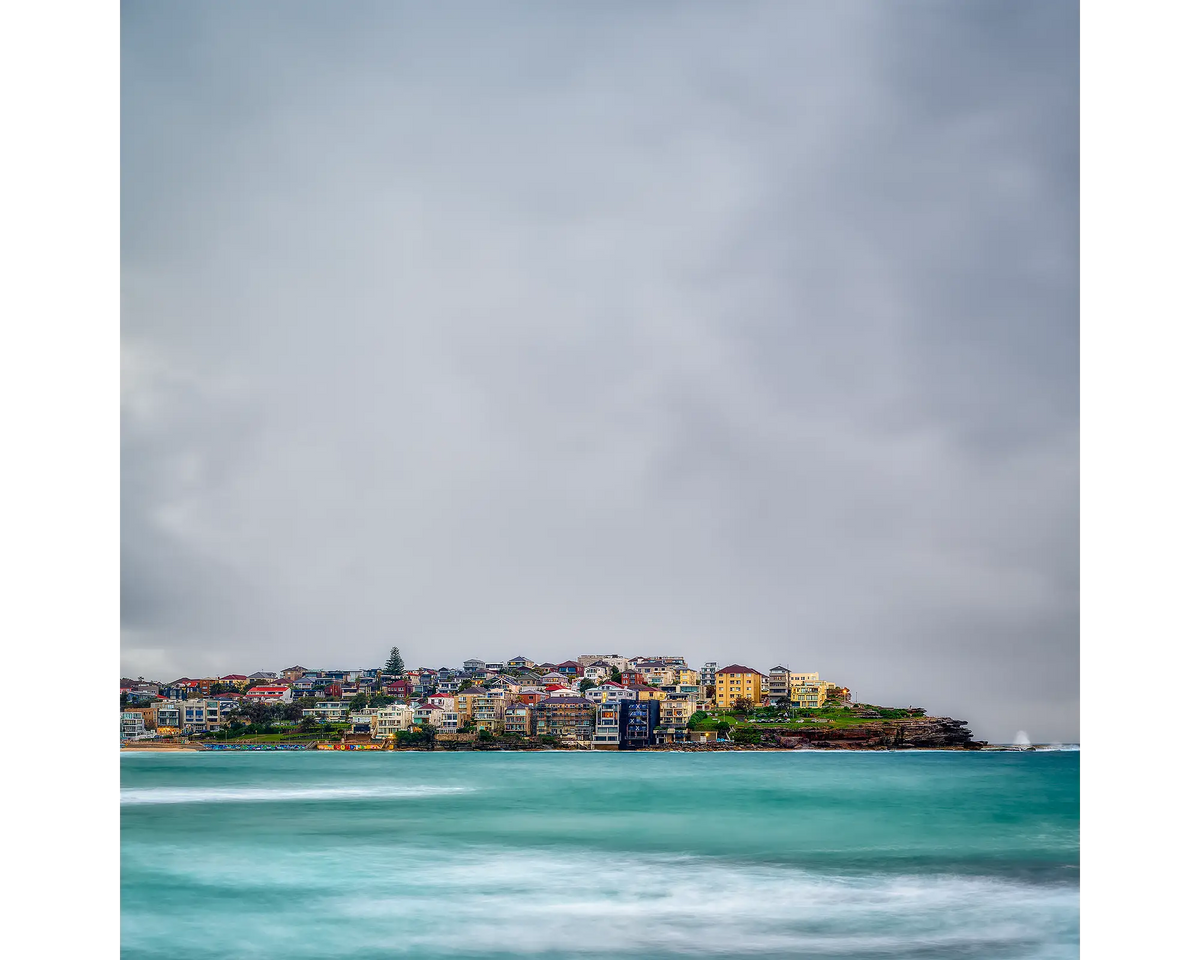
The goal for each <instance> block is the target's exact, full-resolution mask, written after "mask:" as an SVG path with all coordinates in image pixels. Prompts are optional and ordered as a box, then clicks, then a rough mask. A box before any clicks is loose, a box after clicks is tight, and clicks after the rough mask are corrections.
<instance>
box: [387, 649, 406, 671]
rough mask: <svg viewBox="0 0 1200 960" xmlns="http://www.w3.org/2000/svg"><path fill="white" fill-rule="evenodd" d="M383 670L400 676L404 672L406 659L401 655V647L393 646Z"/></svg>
mask: <svg viewBox="0 0 1200 960" xmlns="http://www.w3.org/2000/svg"><path fill="white" fill-rule="evenodd" d="M383 672H384V673H386V674H388V675H389V676H392V677H398V676H400V674H402V673H403V672H404V660H403V658H402V657H401V656H400V648H399V647H392V652H391V653H390V654H389V655H388V659H387V663H385V664H384V665H383Z"/></svg>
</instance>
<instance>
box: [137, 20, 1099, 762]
mask: <svg viewBox="0 0 1200 960" xmlns="http://www.w3.org/2000/svg"><path fill="white" fill-rule="evenodd" d="M281 9H282V8H280V7H279V6H277V5H268V4H231V3H213V4H205V5H194V6H189V7H184V6H180V5H169V6H164V5H158V4H144V3H132V4H129V3H127V4H126V5H125V7H124V17H123V30H124V37H123V50H122V54H123V57H122V59H123V65H122V69H123V74H124V75H123V94H122V95H123V123H122V126H123V129H122V138H123V173H122V176H123V190H122V203H123V236H122V243H123V288H124V301H125V302H124V310H123V344H124V350H125V354H126V364H127V366H126V372H125V376H124V390H125V402H124V413H123V452H122V457H123V478H122V528H123V545H122V573H123V588H122V589H123V594H122V595H123V627H124V640H123V667H124V669H126V671H134V672H135V675H136V673H141V674H143V675H146V674H147V671H148V670H150V669H151V667H149V666H142V664H144V663H147V662H150V663H154V664H159V665H161V666H160V667H159V668H156V669H161V670H162V672H163V673H176V674H179V673H193V672H202V671H205V670H208V669H221V670H225V669H228V670H238V671H240V672H247V671H249V670H253V669H262V668H267V669H273V668H278V667H280V666H283V665H285V664H284V661H287V663H289V664H290V663H292V662H295V661H297V660H299V661H300V662H304V663H312V664H325V665H336V664H346V665H371V664H375V663H376V662H377V661H379V660H380V658H381V657H382V656H383V655H384V653H385V652H386V649H387V648H388V647H389V646H391V644H392V643H397V644H399V645H400V646H401V649H402V650H403V651H404V653H405V657H406V659H407V660H408V661H409V662H411V663H416V662H421V663H430V664H437V663H441V662H453V661H456V660H461V659H462V658H463V657H465V656H473V655H480V656H486V657H492V656H507V655H511V654H512V653H515V652H518V651H519V652H522V653H524V654H526V655H529V656H534V657H539V658H540V657H549V656H565V655H568V654H571V655H573V654H576V653H579V652H582V651H583V650H584V649H585V648H604V649H610V648H615V649H622V650H625V651H627V652H629V653H635V652H638V651H649V650H651V649H653V650H655V651H658V650H665V651H671V650H678V651H680V652H682V653H683V654H685V655H687V656H689V657H691V658H692V659H693V661H703V660H707V659H721V660H735V659H736V660H742V661H749V662H752V663H756V664H757V665H759V666H760V667H761V668H764V669H765V668H766V667H769V666H771V665H773V664H774V663H775V662H777V661H780V660H783V661H786V662H791V664H792V665H793V666H794V667H796V668H798V669H799V668H804V669H818V670H820V671H821V672H822V675H823V676H828V677H831V678H838V679H840V680H842V682H846V683H848V684H849V685H850V686H852V687H853V688H854V689H855V690H856V691H857V692H858V693H859V694H860V695H861V696H863V697H864V698H866V699H870V700H873V701H875V702H900V703H921V704H923V705H925V706H926V707H928V708H930V709H931V710H935V711H938V712H947V713H954V714H955V715H960V716H963V717H966V718H968V719H970V720H971V721H972V723H973V729H975V731H976V732H977V734H979V735H981V736H984V737H988V738H990V739H995V740H1002V739H1007V738H1009V737H1011V735H1012V734H1013V733H1015V732H1016V730H1017V729H1025V730H1028V731H1029V732H1030V734H1031V736H1033V737H1034V738H1035V739H1063V740H1069V739H1077V737H1078V539H1077V538H1078V440H1077V436H1078V433H1077V431H1078V364H1077V352H1078V296H1077V263H1078V224H1077V217H1078V206H1077V184H1078V170H1077V167H1078V131H1077V107H1078V85H1077V69H1078V54H1077V29H1078V25H1077V11H1076V9H1075V7H1074V6H1073V5H1069V4H1063V3H1046V4H1010V3H986V2H985V3H975V4H971V5H962V4H956V3H925V4H920V5H916V4H913V5H894V6H885V5H877V4H868V3H839V4H837V5H831V4H804V3H780V4H769V3H767V4H741V5H733V4H675V5H672V4H655V5H644V4H636V5H635V4H627V5H603V6H601V5H592V4H578V5H575V4H543V5H537V4H512V5H504V4H460V5H455V6H453V7H452V8H450V7H442V6H439V8H438V9H436V10H434V9H431V8H430V7H429V6H428V5H419V4H355V5H352V6H350V7H346V6H344V5H336V4H299V5H289V6H288V14H287V16H283V15H282V13H281Z"/></svg>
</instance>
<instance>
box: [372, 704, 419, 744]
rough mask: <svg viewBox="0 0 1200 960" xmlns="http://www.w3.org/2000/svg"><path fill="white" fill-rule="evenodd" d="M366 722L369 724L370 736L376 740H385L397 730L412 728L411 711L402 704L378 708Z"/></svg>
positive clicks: (410, 708)
mask: <svg viewBox="0 0 1200 960" xmlns="http://www.w3.org/2000/svg"><path fill="white" fill-rule="evenodd" d="M368 722H369V723H370V724H371V736H372V737H373V738H374V739H376V740H386V739H387V738H388V737H390V736H391V735H392V734H393V733H395V732H396V731H397V730H407V729H409V728H410V727H411V726H412V724H413V709H412V707H409V706H405V705H404V704H402V703H394V704H392V705H391V706H388V707H378V708H377V709H376V710H375V712H374V713H373V714H371V718H370V720H369V721H368Z"/></svg>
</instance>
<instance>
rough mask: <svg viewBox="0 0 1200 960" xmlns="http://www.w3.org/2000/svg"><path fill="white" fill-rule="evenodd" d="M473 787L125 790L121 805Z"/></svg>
mask: <svg viewBox="0 0 1200 960" xmlns="http://www.w3.org/2000/svg"><path fill="white" fill-rule="evenodd" d="M473 791H474V787H451V786H435V785H431V784H379V785H375V786H358V787H338V786H318V787H126V788H123V789H122V790H121V805H122V806H126V805H134V804H152V803H283V802H286V801H290V800H397V799H405V798H413V797H440V796H445V795H447V794H454V793H470V792H473Z"/></svg>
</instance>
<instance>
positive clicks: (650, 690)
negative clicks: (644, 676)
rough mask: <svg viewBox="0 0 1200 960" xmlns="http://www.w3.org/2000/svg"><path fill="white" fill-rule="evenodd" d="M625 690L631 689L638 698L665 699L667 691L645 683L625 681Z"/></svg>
mask: <svg viewBox="0 0 1200 960" xmlns="http://www.w3.org/2000/svg"><path fill="white" fill-rule="evenodd" d="M625 689H626V690H632V691H633V692H634V693H636V694H637V699H639V700H666V699H667V691H666V690H660V689H659V688H658V687H652V686H650V685H649V684H645V683H627V684H625Z"/></svg>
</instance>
